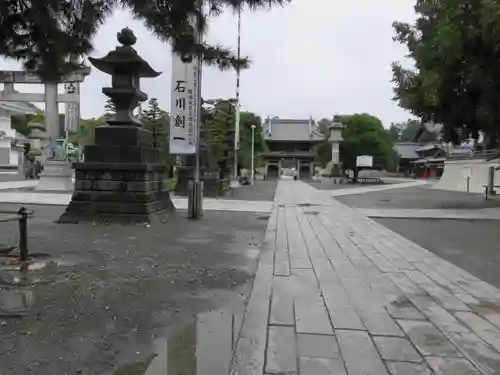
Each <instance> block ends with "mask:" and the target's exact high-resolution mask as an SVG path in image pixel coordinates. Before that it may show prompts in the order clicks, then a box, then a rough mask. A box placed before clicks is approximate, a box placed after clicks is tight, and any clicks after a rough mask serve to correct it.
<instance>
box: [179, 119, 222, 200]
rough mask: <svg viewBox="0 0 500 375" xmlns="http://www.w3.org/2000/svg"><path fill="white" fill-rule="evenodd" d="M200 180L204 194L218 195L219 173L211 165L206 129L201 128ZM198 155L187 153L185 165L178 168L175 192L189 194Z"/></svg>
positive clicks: (183, 194)
mask: <svg viewBox="0 0 500 375" xmlns="http://www.w3.org/2000/svg"><path fill="white" fill-rule="evenodd" d="M199 142H200V146H199V148H200V180H201V181H203V195H204V196H206V197H217V196H218V195H219V194H220V191H219V186H218V184H219V173H218V171H216V170H214V168H212V167H211V166H210V162H209V159H210V156H209V152H208V146H207V142H206V131H205V130H204V129H203V128H202V129H200V139H199ZM195 166H196V155H186V157H185V163H184V165H183V166H180V167H178V168H177V184H176V185H175V194H176V195H178V196H187V195H188V194H189V181H194V172H195Z"/></svg>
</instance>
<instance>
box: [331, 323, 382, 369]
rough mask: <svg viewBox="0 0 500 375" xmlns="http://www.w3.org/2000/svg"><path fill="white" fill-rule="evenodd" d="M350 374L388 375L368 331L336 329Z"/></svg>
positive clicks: (341, 351)
mask: <svg viewBox="0 0 500 375" xmlns="http://www.w3.org/2000/svg"><path fill="white" fill-rule="evenodd" d="M335 334H336V336H337V339H338V341H339V346H340V353H341V354H342V358H343V359H344V362H345V365H346V368H347V373H348V374H349V375H367V374H370V375H388V372H387V370H386V367H385V366H384V364H383V363H382V360H381V359H380V356H379V355H378V353H377V350H376V349H375V345H374V344H373V341H372V340H371V338H370V336H369V335H368V333H366V332H363V331H348V330H335Z"/></svg>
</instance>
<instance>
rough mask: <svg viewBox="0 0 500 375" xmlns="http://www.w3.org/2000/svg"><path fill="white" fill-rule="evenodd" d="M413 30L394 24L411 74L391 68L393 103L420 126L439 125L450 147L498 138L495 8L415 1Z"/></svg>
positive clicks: (484, 3)
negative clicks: (419, 121) (470, 140)
mask: <svg viewBox="0 0 500 375" xmlns="http://www.w3.org/2000/svg"><path fill="white" fill-rule="evenodd" d="M415 11H416V13H417V20H416V21H415V23H414V24H408V23H400V22H395V23H394V28H395V31H396V36H395V39H396V40H397V41H398V42H400V43H402V44H404V45H406V46H407V47H408V50H409V57H410V58H411V59H413V62H414V68H413V69H404V68H403V67H402V66H401V65H400V64H398V63H395V64H393V78H394V82H395V84H396V87H395V94H396V95H395V99H396V100H397V101H398V102H399V104H400V106H402V107H403V108H406V109H408V110H410V111H411V112H412V113H413V114H415V115H417V116H418V117H420V118H422V119H423V120H424V121H428V120H434V121H435V122H437V123H441V124H443V136H444V139H445V140H447V141H453V142H455V143H458V142H460V141H461V140H462V139H464V138H468V137H472V138H477V137H478V135H479V132H481V131H483V132H485V133H486V134H487V135H488V136H489V139H493V140H494V139H498V138H499V136H500V125H499V124H500V121H499V120H500V107H499V106H498V105H497V103H496V100H495V99H494V98H497V97H498V96H499V95H500V71H499V69H498V66H497V61H498V60H499V59H500V48H499V47H500V16H499V14H500V3H499V2H498V1H494V0H463V1H455V0H440V1H435V0H417V2H416V6H415Z"/></svg>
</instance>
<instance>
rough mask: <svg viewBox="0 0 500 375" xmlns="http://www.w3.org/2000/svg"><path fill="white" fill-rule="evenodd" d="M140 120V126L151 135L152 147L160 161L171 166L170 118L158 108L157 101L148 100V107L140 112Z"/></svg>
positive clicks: (153, 99) (154, 99)
mask: <svg viewBox="0 0 500 375" xmlns="http://www.w3.org/2000/svg"><path fill="white" fill-rule="evenodd" d="M140 120H141V122H142V126H143V127H144V128H145V129H148V130H149V131H150V132H151V133H152V134H153V146H154V147H155V148H156V149H157V150H158V152H159V153H160V157H161V160H163V161H164V162H165V163H167V164H169V165H170V164H171V162H172V160H171V159H172V158H171V157H170V152H169V134H170V116H169V114H168V113H167V112H165V111H164V110H162V109H161V108H160V105H159V104H158V100H157V99H156V98H151V99H149V100H148V107H147V109H146V110H145V111H143V112H141V115H140Z"/></svg>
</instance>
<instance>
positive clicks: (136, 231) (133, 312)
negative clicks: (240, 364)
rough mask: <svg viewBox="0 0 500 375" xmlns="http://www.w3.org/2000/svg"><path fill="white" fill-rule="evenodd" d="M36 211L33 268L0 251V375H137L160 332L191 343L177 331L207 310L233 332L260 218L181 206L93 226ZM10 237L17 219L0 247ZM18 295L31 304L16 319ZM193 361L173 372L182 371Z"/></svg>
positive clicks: (1, 233) (2, 227)
mask: <svg viewBox="0 0 500 375" xmlns="http://www.w3.org/2000/svg"><path fill="white" fill-rule="evenodd" d="M10 207H12V208H15V207H13V206H10ZM2 208H9V205H2ZM32 208H33V209H34V210H35V213H36V217H35V218H34V219H32V220H31V221H30V223H29V246H30V252H31V253H33V255H34V258H33V260H32V267H33V269H31V270H29V271H27V272H24V273H20V272H19V271H18V266H17V264H16V261H15V259H14V258H8V257H6V256H3V257H0V363H1V371H0V373H2V375H27V374H34V375H62V374H85V375H86V374H99V375H110V374H115V375H125V374H127V375H132V374H143V372H144V371H143V370H144V369H145V367H147V364H148V363H149V361H150V360H151V359H152V358H153V356H154V353H155V345H157V343H158V339H159V338H161V337H172V335H173V336H174V337H177V340H176V341H177V344H176V345H173V346H174V347H175V346H177V347H178V348H179V347H181V349H182V347H184V346H186V347H190V348H192V347H193V346H194V347H195V346H196V345H195V344H193V342H191V343H190V344H189V343H187V344H186V343H184V344H185V345H184V344H183V342H184V341H183V340H182V339H179V336H178V334H176V333H175V332H178V330H179V329H181V328H182V329H184V330H185V327H192V326H193V324H192V323H193V320H194V319H195V317H196V315H197V314H199V313H206V311H208V310H212V309H222V310H221V311H224V312H225V313H224V314H229V316H230V317H231V321H233V323H232V325H231V327H232V330H233V331H234V332H237V331H238V328H237V327H238V324H235V323H234V322H239V321H241V316H242V314H243V312H244V306H245V303H246V299H247V298H248V295H249V292H250V289H251V282H252V280H253V276H254V275H255V271H256V266H257V256H258V253H259V246H260V243H261V241H262V239H263V235H264V231H265V226H266V224H267V220H265V219H266V217H265V216H262V215H261V216H256V215H254V214H249V213H234V212H206V213H205V218H204V220H202V221H200V222H195V221H188V220H187V219H185V217H186V215H185V213H182V212H179V213H178V214H177V215H176V216H172V217H171V218H170V219H169V220H168V221H167V222H166V223H164V224H159V225H153V226H152V227H146V226H144V225H142V226H139V225H137V226H118V225H109V226H98V225H71V224H54V223H53V221H54V220H55V219H56V218H57V217H58V216H59V215H60V214H61V212H62V210H63V209H64V208H63V207H50V206H35V207H32ZM16 238H17V223H0V243H4V244H8V243H13V242H15V241H16V240H17V239H16ZM44 254H49V255H50V257H48V258H46V257H43V255H44ZM35 268H38V269H35ZM23 275H24V276H23ZM20 277H21V278H23V277H24V279H21V281H19V278H20ZM14 284H15V286H14ZM19 295H22V296H23V303H24V304H26V305H28V306H29V305H31V304H32V306H31V308H29V309H28V310H27V314H26V315H25V316H21V317H19V316H16V315H18V314H16V313H15V312H14V308H15V307H19V306H18V305H19V298H18V297H19ZM16 298H17V299H16ZM9 306H10V308H9ZM21 313H22V311H21ZM215 321H218V320H215ZM219 321H220V320H219ZM221 332H223V330H221ZM176 335H177V336H176ZM181 336H182V335H181ZM179 340H180V341H179ZM174 341H175V340H174ZM194 341H196V338H195V339H194ZM179 342H180V344H179ZM213 342H214V343H215V342H217V339H216V338H213ZM153 343H155V345H154V344H153ZM169 351H170V349H169ZM181 351H185V350H184V349H182V350H181ZM188 351H189V350H188ZM169 356H170V354H169ZM221 360H222V359H221ZM174 362H175V361H174ZM181 362H182V361H181ZM189 362H192V359H191V360H187V361H185V364H179V363H180V362H176V363H178V366H179V367H180V368H181V370H179V371H181V372H172V373H179V374H180V373H188V372H183V371H187V370H186V369H185V368H183V366H188V367H189V365H188V364H187V363H189ZM183 363H184V362H183ZM170 367H171V365H170V364H169V369H170ZM141 369H142V370H141ZM168 373H169V374H170V373H171V372H170V371H169V372H168ZM207 375H212V373H209V372H207ZM214 375H218V374H215V373H214Z"/></svg>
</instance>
